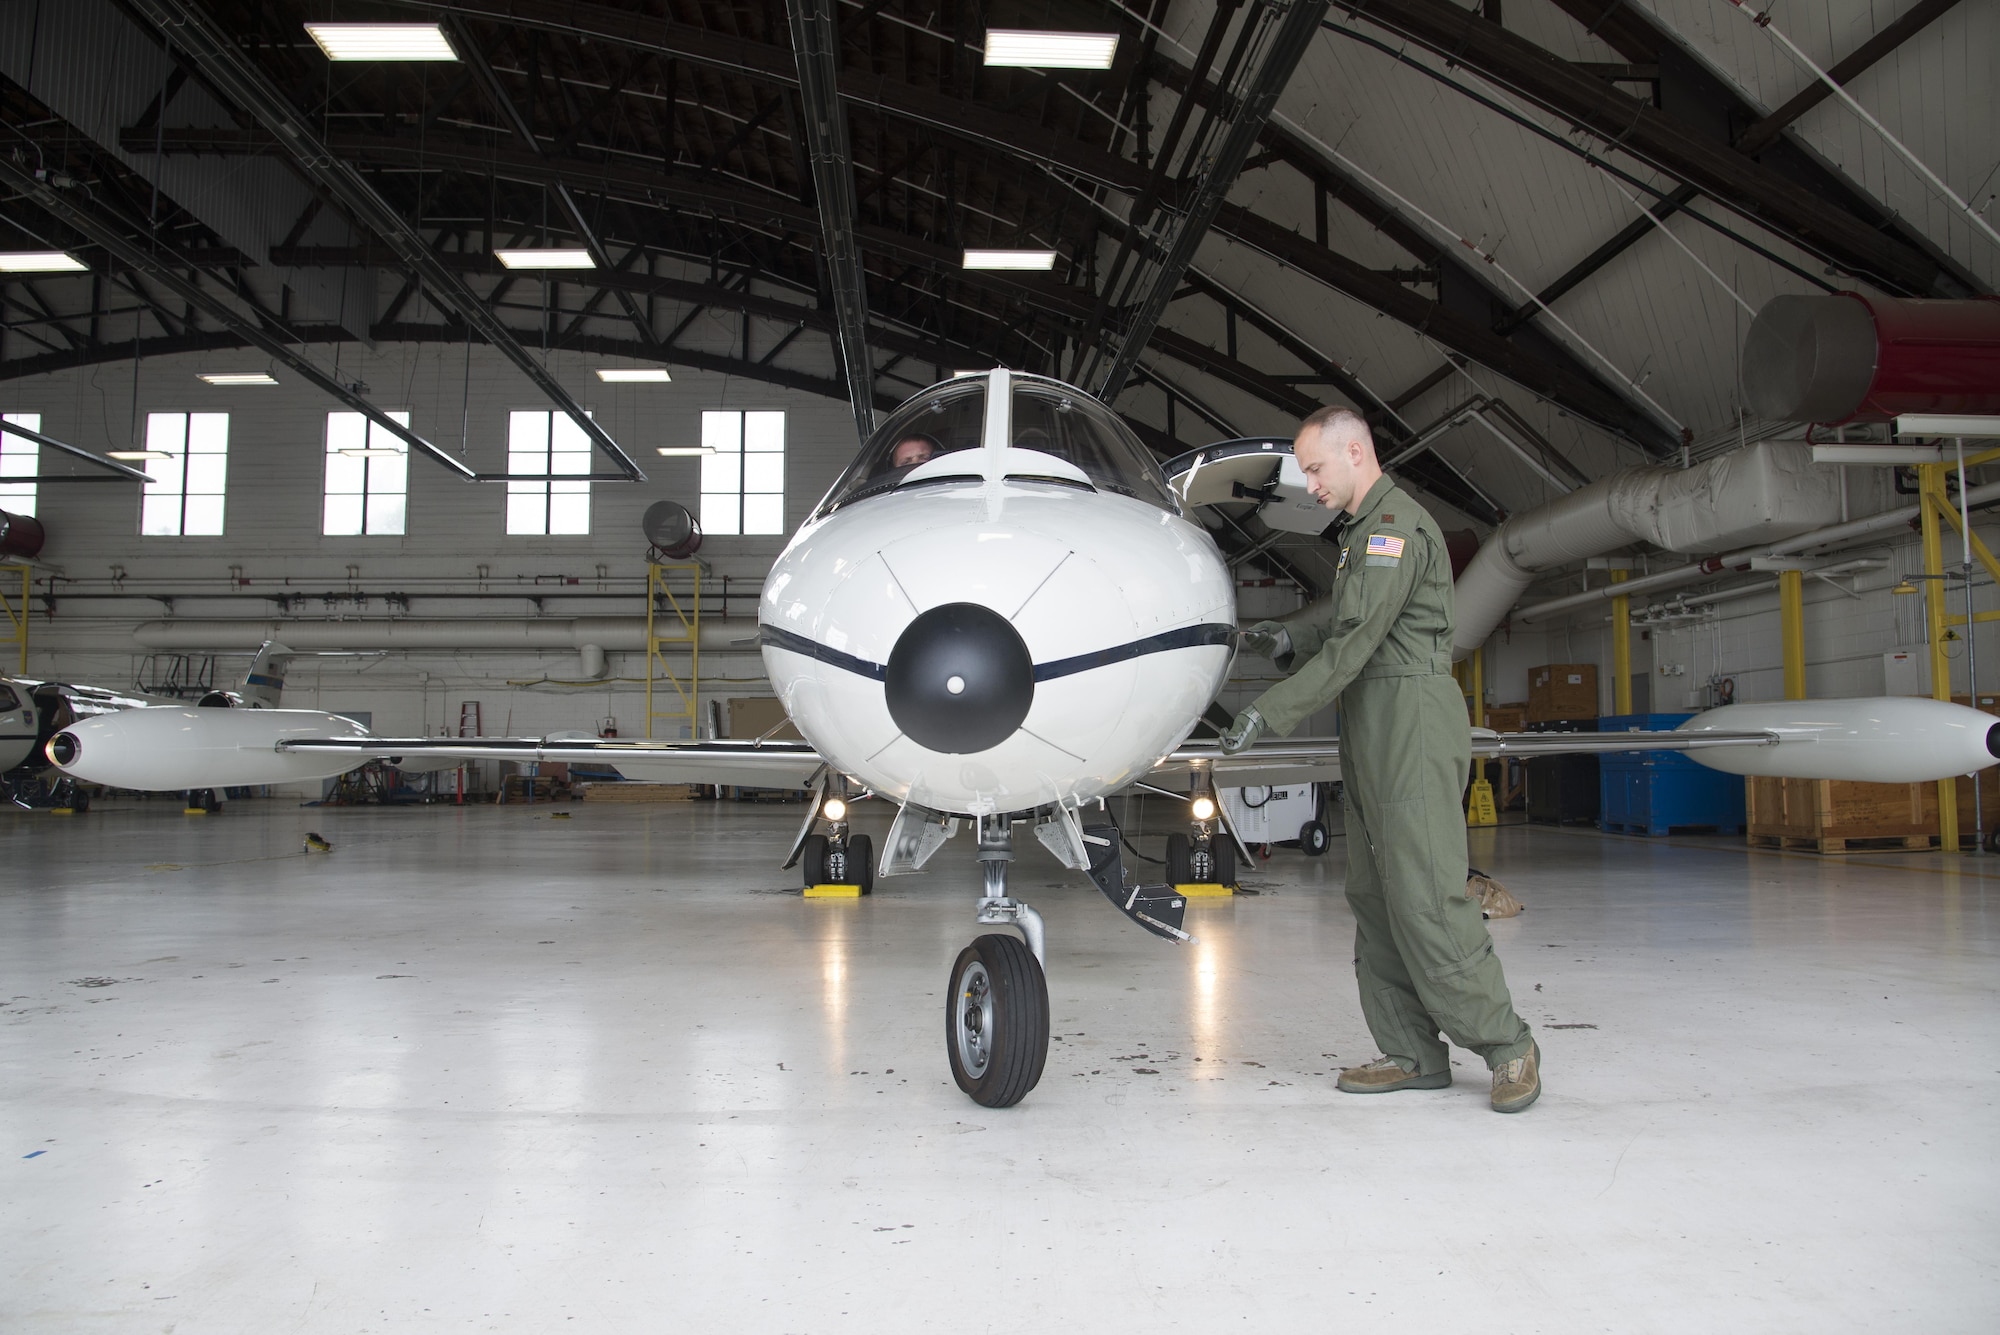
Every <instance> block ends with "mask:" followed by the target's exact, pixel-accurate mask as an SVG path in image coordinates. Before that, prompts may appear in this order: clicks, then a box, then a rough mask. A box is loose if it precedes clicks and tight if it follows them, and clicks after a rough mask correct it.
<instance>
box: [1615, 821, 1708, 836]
mask: <svg viewBox="0 0 2000 1335" xmlns="http://www.w3.org/2000/svg"><path fill="white" fill-rule="evenodd" d="M1597 828H1598V829H1600V830H1603V831H1604V832H1605V833H1606V834H1642V835H1647V836H1650V837H1652V838H1655V839H1657V838H1659V837H1660V836H1661V835H1667V834H1741V833H1743V827H1742V826H1741V825H1646V824H1633V823H1629V822H1626V823H1621V822H1617V821H1600V822H1598V826H1597Z"/></svg>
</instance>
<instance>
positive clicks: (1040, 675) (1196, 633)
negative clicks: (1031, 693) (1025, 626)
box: [1035, 623, 1236, 681]
mask: <svg viewBox="0 0 2000 1335" xmlns="http://www.w3.org/2000/svg"><path fill="white" fill-rule="evenodd" d="M1235 641H1236V627H1234V626H1224V625H1219V624H1216V623H1210V624H1208V625H1205V626H1182V627H1181V628H1180V629H1178V630H1163V631H1161V632H1160V633H1159V634H1158V635H1148V636H1147V637H1146V638H1145V639H1143V640H1134V641H1132V643H1130V644H1121V645H1118V646H1117V647H1115V648H1112V649H1099V650H1098V651H1097V652H1096V653H1094V654H1078V655H1077V656H1076V657H1075V658H1058V659H1057V660H1056V661H1055V662H1053V663H1037V664H1035V680H1036V681H1053V680H1054V679H1055V678H1057V677H1070V676H1074V675H1075V674H1077V673H1079V672H1088V671H1090V670H1091V669H1092V668H1101V667H1109V666H1111V664H1113V663H1123V662H1127V661H1129V660H1131V659H1134V658H1143V657H1145V656H1146V655H1147V654H1159V653H1165V652H1166V651H1167V650H1169V649H1198V648H1200V647H1201V646H1203V645H1208V644H1233V643H1235Z"/></svg>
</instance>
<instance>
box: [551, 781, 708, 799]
mask: <svg viewBox="0 0 2000 1335" xmlns="http://www.w3.org/2000/svg"><path fill="white" fill-rule="evenodd" d="M579 787H580V789H581V791H582V793H583V800H584V801H586V802H692V801H694V798H695V788H696V787H697V785H695V784H692V783H586V784H582V785H579Z"/></svg>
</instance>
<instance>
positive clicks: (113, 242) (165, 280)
mask: <svg viewBox="0 0 2000 1335" xmlns="http://www.w3.org/2000/svg"><path fill="white" fill-rule="evenodd" d="M0 184H5V185H7V186H10V187H11V188H13V189H14V190H16V191H18V192H20V193H21V194H22V195H24V196H26V197H27V198H28V199H29V200H31V201H33V202H34V204H35V205H36V206H37V207H38V208H40V209H42V210H43V211H44V212H46V213H47V214H49V216H50V217H53V218H55V219H57V220H59V221H60V222H62V223H64V224H66V225H67V226H69V227H70V228H72V229H74V230H75V231H77V232H79V233H81V234H82V235H83V236H85V237H87V238H89V239H90V241H91V242H93V243H94V244H96V245H98V246H100V247H102V248H103V249H104V250H106V251H108V252H109V253H110V254H111V255H113V256H115V257H116V258H117V259H118V260H119V261H120V262H121V263H123V264H124V265H125V266H126V267H127V268H130V269H133V270H136V271H138V272H140V273H144V274H146V275H148V276H149V277H151V278H152V279H153V281H154V282H156V283H158V284H160V285H161V286H162V287H164V288H166V289H167V290H168V291H170V292H172V293H173V294H174V295H175V296H178V297H179V298H180V299H181V300H182V301H185V302H186V303H187V304H188V305H189V306H191V307H194V308H195V309H197V310H199V311H201V312H202V313H204V314H206V315H207V316H208V317H209V318H210V319H212V320H214V321H215V322H216V323H217V324H220V325H222V326H224V327H225V328H227V329H228V330H230V331H231V332H232V333H233V334H235V335H236V337H238V338H240V339H241V340H242V341H243V342H245V343H247V344H249V345H250V346H252V347H255V348H258V349H261V350H262V351H263V352H264V353H265V354H266V355H268V356H270V357H271V358H272V359H274V360H276V361H279V362H282V363H283V364H284V365H286V366H288V367H290V368H291V369H292V370H293V371H294V372H296V373H297V374H298V375H299V376H300V377H301V378H302V379H304V380H306V381H307V382H309V383H310V384H312V385H313V386H315V387H316V388H318V389H320V390H323V391H324V392H326V393H328V394H330V395H332V396H333V397H334V398H336V399H338V400H339V401H340V402H342V403H344V404H346V405H347V406H348V407H349V408H352V409H353V410H354V411H356V412H358V413H361V414H363V415H364V416H366V417H367V418H368V420H369V421H371V422H373V423H375V425H377V426H379V427H381V428H382V429H383V430H385V431H387V432H389V433H391V434H392V435H394V436H396V437H398V438H399V439H401V440H403V441H405V442H407V443H408V444H409V445H410V447H411V448H412V449H415V450H417V451H419V452H420V453H423V454H426V455H429V456H430V457H431V458H433V459H435V460H437V461H438V462H439V463H441V464H443V465H444V466H445V467H447V468H449V469H451V470H452V471H453V472H454V473H457V474H458V475H459V476H460V477H462V478H465V479H466V480H467V481H471V480H472V479H473V478H474V477H475V476H476V475H475V474H474V473H473V470H472V469H471V468H469V467H467V466H466V465H465V464H464V463H463V462H461V461H460V460H458V459H455V458H453V457H452V456H451V455H449V454H446V453H445V452H444V451H443V450H441V449H439V448H438V447H437V446H435V445H433V444H431V443H430V442H429V441H428V440H425V439H424V438H423V437H422V436H420V435H418V434H417V433H416V432H414V431H412V430H410V428H409V427H407V426H404V425H403V424H402V423H400V422H398V421H397V420H396V419H395V418H393V417H391V416H389V415H388V414H387V413H385V412H383V411H382V410H381V409H380V408H377V407H376V406H375V405H374V404H372V403H370V402H369V401H368V400H367V399H364V398H362V397H361V395H360V394H358V393H356V392H355V391H353V390H351V389H349V388H348V387H347V386H346V385H343V384H341V383H340V382H339V381H338V380H336V379H334V378H333V377H332V376H330V375H328V374H327V373H326V372H325V371H323V370H321V369H320V367H319V365H318V363H316V362H314V361H312V360H311V359H310V358H308V357H305V356H304V355H302V354H301V353H300V352H299V351H298V350H297V349H296V348H294V347H292V346H291V345H290V343H289V342H288V341H286V340H287V339H289V338H291V337H292V336H293V335H294V334H295V333H296V331H294V330H290V329H286V330H284V331H283V333H284V334H285V336H286V337H285V338H283V339H281V338H280V337H279V336H278V335H277V334H274V333H272V332H271V331H270V330H268V329H266V328H265V327H264V323H263V321H264V320H266V319H268V318H269V317H268V316H266V315H265V313H264V312H261V311H260V312H258V313H257V314H258V318H256V319H252V318H251V317H249V316H246V315H244V314H243V313H241V312H240V311H238V310H237V309H236V308H235V307H233V306H231V305H230V304H229V303H228V302H226V301H224V300H222V298H220V297H218V296H216V295H215V294H214V293H212V292H210V291H209V290H208V289H206V288H204V287H202V286H201V284H200V283H199V282H198V281H197V280H196V279H194V278H193V277H190V276H189V275H190V274H192V273H193V272H195V269H194V266H193V265H190V264H188V263H187V261H186V260H185V259H183V258H181V257H180V256H178V255H176V254H175V253H174V252H173V251H172V250H171V249H170V248H169V247H167V246H165V245H163V244H161V243H160V242H159V241H157V240H152V239H149V240H148V241H147V242H146V243H145V244H143V245H141V244H140V243H138V242H135V241H132V240H130V239H129V238H128V237H127V236H126V234H125V230H124V229H123V228H122V227H120V226H119V225H117V224H116V223H115V222H113V221H112V220H110V219H107V218H105V217H103V216H101V215H99V214H98V213H97V212H96V211H95V210H94V209H90V208H88V207H86V206H84V205H82V204H79V203H78V202H77V201H76V200H74V199H71V198H70V197H69V196H68V195H66V194H64V193H63V192H61V191H59V190H57V189H55V188H54V187H52V186H50V185H47V184H44V183H43V182H41V181H38V180H36V179H35V177H34V176H33V175H32V174H31V173H29V172H27V171H25V170H23V169H22V168H20V167H17V166H15V165H14V163H13V161H12V160H11V159H8V158H4V157H0Z"/></svg>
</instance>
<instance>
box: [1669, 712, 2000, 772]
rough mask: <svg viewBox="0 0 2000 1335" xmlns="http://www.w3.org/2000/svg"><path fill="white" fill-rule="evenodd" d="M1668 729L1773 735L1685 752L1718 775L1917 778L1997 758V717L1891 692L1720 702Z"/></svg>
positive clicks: (1977, 766)
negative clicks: (1759, 742) (1767, 740)
mask: <svg viewBox="0 0 2000 1335" xmlns="http://www.w3.org/2000/svg"><path fill="white" fill-rule="evenodd" d="M1675 731H1676V732H1692V733H1702V732H1763V731H1768V732H1775V733H1777V734H1778V735H1779V737H1780V738H1781V740H1780V741H1779V743H1778V745H1776V746H1727V747H1717V748H1714V749H1712V750H1711V749H1704V750H1698V751H1690V752H1688V755H1689V757H1690V758H1692V759H1694V760H1698V761H1700V762H1701V763H1702V764H1704V765H1706V766H1708V767H1709V768H1710V769H1718V770H1721V771H1722V772H1723V773H1725V774H1751V775H1767V776H1779V777H1784V778H1789V779H1862V780H1866V781H1867V782H1869V783H1923V782H1926V781H1928V780H1932V779H1949V778H1952V777H1953V776H1955V775H1959V774H1970V773H1972V772H1973V771H1974V770H1979V769H1985V768H1986V767H1987V766H1988V765H1991V764H1992V763H1993V762H1994V761H1995V759H1997V758H2000V720H1996V719H1995V718H1994V717H1993V716H1992V715H1991V714H1985V713H1981V712H1980V711H1979V710H1977V709H1971V708H1968V707H1967V706H1965V705H1955V704H1951V703H1949V702H1947V701H1944V700H1922V699H1916V698H1913V697H1910V696H1899V695H1891V696H1877V697H1874V698H1871V699H1861V700H1774V701H1769V702H1766V703H1763V704H1748V705H1724V706H1723V707H1722V708H1720V709H1711V710H1709V711H1708V712H1707V713H1704V714H1696V715H1695V716H1694V717H1693V718H1691V719H1689V720H1688V721H1687V722H1685V723H1683V724H1681V726H1680V727H1678V728H1676V729H1675Z"/></svg>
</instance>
